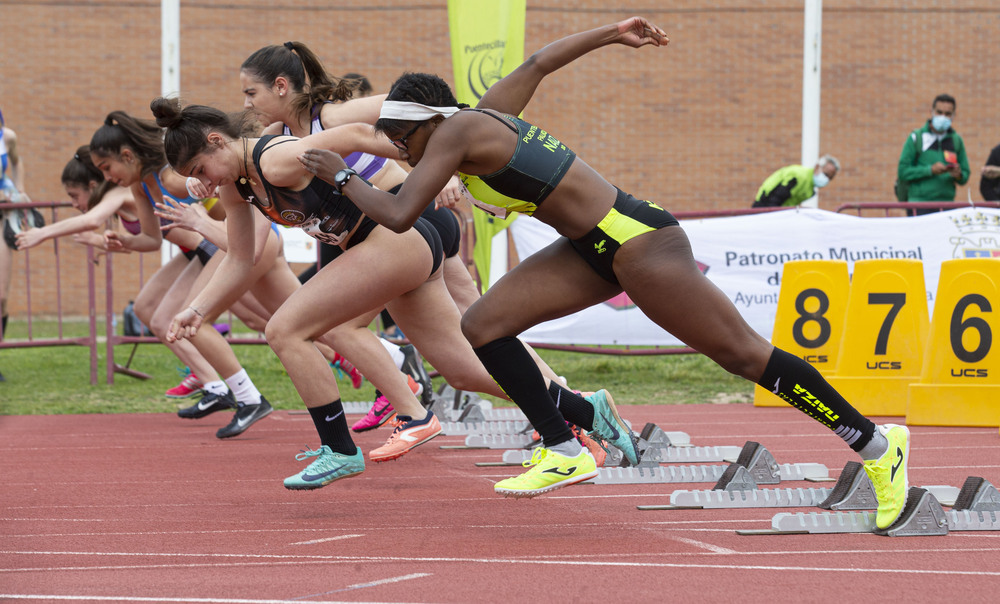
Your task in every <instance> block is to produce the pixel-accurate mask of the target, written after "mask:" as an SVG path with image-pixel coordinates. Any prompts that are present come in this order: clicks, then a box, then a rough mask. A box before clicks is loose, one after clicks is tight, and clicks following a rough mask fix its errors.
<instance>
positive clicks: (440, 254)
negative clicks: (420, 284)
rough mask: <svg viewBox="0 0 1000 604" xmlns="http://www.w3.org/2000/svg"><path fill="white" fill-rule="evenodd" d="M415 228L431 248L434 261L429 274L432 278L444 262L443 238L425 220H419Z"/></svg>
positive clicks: (414, 225) (414, 224)
mask: <svg viewBox="0 0 1000 604" xmlns="http://www.w3.org/2000/svg"><path fill="white" fill-rule="evenodd" d="M413 228H415V229H416V230H417V232H418V233H420V236H421V237H423V238H424V241H426V242H427V246H428V247H429V248H431V255H432V256H433V258H434V261H433V262H432V264H431V272H430V273H428V274H427V276H428V277H430V276H431V275H433V274H434V271H436V270H437V269H438V268H439V267H440V266H441V263H442V262H444V251H443V250H442V249H441V236H440V235H438V232H437V229H435V228H434V227H433V226H431V224H430V223H429V222H427V221H426V220H425V219H423V218H417V221H416V222H415V223H413Z"/></svg>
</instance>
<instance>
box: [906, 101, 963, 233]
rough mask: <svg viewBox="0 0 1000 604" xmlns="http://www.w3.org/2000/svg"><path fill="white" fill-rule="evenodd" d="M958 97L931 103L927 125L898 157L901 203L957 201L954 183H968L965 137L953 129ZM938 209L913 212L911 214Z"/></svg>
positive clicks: (925, 212)
mask: <svg viewBox="0 0 1000 604" xmlns="http://www.w3.org/2000/svg"><path fill="white" fill-rule="evenodd" d="M955 108H956V104H955V97H953V96H951V95H948V94H939V95H937V96H936V97H935V98H934V102H933V103H932V104H931V115H930V118H929V119H928V120H927V123H926V124H924V125H923V126H922V127H920V128H917V129H916V130H914V131H913V132H911V133H910V136H908V137H907V139H906V142H905V143H904V144H903V151H902V153H900V155H899V167H898V169H897V174H896V176H897V178H898V179H899V182H898V186H901V187H903V189H904V190H903V192H899V191H897V196H898V197H899V199H900V201H909V202H927V201H931V202H933V201H955V183H958V184H960V185H964V184H965V183H966V182H968V181H969V158H968V157H966V155H965V143H963V142H962V137H961V136H959V135H958V133H957V132H955V129H954V128H952V127H951V124H952V120H953V119H954V118H955ZM934 211H935V210H933V209H931V210H927V209H924V210H911V212H910V214H911V215H916V216H919V215H922V214H929V213H930V212H934Z"/></svg>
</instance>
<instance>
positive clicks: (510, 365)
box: [475, 337, 593, 447]
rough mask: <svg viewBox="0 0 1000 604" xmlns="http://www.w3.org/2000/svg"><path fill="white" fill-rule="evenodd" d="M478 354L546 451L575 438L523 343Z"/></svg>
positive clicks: (507, 342) (500, 343)
mask: <svg viewBox="0 0 1000 604" xmlns="http://www.w3.org/2000/svg"><path fill="white" fill-rule="evenodd" d="M475 352H476V356H477V357H479V360H480V361H482V363H483V366H484V367H486V371H488V372H489V373H490V375H491V376H493V380H494V381H496V383H497V385H498V386H500V388H501V389H502V390H503V391H504V392H505V393H506V394H507V396H509V397H510V399H511V400H512V401H514V403H516V404H517V406H518V407H520V408H521V411H523V412H524V415H525V416H526V417H527V418H528V421H529V422H531V425H532V426H534V427H535V430H538V433H539V434H540V435H541V436H542V442H543V443H544V444H545V446H546V447H551V446H554V445H558V444H559V443H562V442H566V441H568V440H570V439H572V438H573V433H572V432H570V430H569V427H568V426H567V425H566V420H565V419H564V418H563V416H562V414H561V413H559V409H557V408H556V405H555V403H554V402H553V401H552V398H551V397H550V396H549V392H548V390H547V389H546V388H545V378H543V377H542V372H541V371H539V370H538V365H535V361H534V359H532V358H531V355H530V354H528V350H527V349H526V348H525V347H524V344H522V343H521V341H520V340H518V339H517V338H510V337H506V338H500V339H497V340H493V341H492V342H490V343H489V344H485V345H483V346H480V347H479V348H476V349H475ZM591 421H593V420H591Z"/></svg>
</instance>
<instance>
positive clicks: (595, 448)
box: [569, 424, 608, 468]
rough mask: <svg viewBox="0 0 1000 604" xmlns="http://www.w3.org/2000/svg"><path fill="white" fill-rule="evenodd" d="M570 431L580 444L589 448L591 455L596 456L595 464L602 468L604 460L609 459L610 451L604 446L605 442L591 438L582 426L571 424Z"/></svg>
mask: <svg viewBox="0 0 1000 604" xmlns="http://www.w3.org/2000/svg"><path fill="white" fill-rule="evenodd" d="M569 429H570V431H571V432H573V435H574V436H576V439H577V440H578V441H580V444H581V445H583V446H584V447H587V450H588V451H590V454H591V455H593V456H594V462H595V463H596V464H597V467H598V468H600V467H601V466H603V465H604V460H605V459H607V457H608V450H607V449H606V448H605V446H604V441H602V440H599V439H596V438H594V437H592V436H590V435H589V434H587V433H586V432H584V431H583V428H581V427H580V426H574V425H573V424H570V426H569Z"/></svg>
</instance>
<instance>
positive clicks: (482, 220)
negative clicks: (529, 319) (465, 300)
mask: <svg viewBox="0 0 1000 604" xmlns="http://www.w3.org/2000/svg"><path fill="white" fill-rule="evenodd" d="M525 5H526V0H448V32H449V35H450V37H451V60H452V66H453V69H454V72H455V78H454V81H455V85H454V88H455V96H456V97H457V98H458V101H459V102H461V103H467V104H469V105H471V106H473V107H475V106H476V104H477V103H478V102H479V99H480V98H482V96H483V95H484V94H485V93H486V91H487V90H488V89H489V87H490V86H492V85H493V84H496V83H497V82H499V81H500V79H501V78H503V77H504V76H505V75H507V74H508V73H510V72H511V71H513V70H514V69H515V68H517V66H518V65H520V64H521V62H522V61H523V60H524V19H525V10H526V6H525ZM471 178H475V177H471ZM472 216H473V221H474V227H475V231H476V243H475V246H474V247H473V250H472V257H473V260H474V261H475V263H476V270H477V271H478V273H479V280H480V283H482V284H483V289H485V288H486V287H487V285H488V283H489V275H490V258H491V248H492V242H493V237H494V236H495V235H496V234H497V233H499V232H501V231H503V230H504V228H506V226H507V225H508V224H510V222H511V220H513V217H514V216H516V214H515V215H513V216H512V217H511V218H507V219H500V218H496V217H493V216H490V215H489V214H487V213H485V212H481V211H479V210H475V211H473V213H472Z"/></svg>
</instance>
